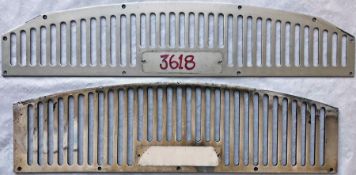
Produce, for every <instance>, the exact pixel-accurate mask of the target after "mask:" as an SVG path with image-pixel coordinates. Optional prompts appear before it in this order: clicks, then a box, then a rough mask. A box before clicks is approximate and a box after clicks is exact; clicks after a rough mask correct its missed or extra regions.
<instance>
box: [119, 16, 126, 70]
mask: <svg viewBox="0 0 356 175" xmlns="http://www.w3.org/2000/svg"><path fill="white" fill-rule="evenodd" d="M126 30H127V19H126V16H125V15H121V16H120V65H121V66H122V67H125V66H126V60H127V54H126V51H127V49H126V47H127V31H126Z"/></svg>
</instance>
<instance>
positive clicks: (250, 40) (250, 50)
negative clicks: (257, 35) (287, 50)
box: [246, 16, 254, 67]
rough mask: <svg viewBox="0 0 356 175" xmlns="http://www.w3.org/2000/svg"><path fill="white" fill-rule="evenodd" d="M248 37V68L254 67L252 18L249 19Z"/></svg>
mask: <svg viewBox="0 0 356 175" xmlns="http://www.w3.org/2000/svg"><path fill="white" fill-rule="evenodd" d="M246 32H247V33H246V35H247V42H246V44H247V62H246V65H247V66H248V67H251V66H252V59H253V58H252V52H253V49H254V48H253V43H252V40H253V36H252V17H250V16H249V17H247V31H246Z"/></svg>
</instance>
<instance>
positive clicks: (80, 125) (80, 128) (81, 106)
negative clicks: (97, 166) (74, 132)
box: [50, 94, 88, 165]
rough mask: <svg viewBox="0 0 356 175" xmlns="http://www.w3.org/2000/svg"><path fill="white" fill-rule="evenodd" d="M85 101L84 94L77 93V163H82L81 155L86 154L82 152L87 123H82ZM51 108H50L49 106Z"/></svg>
mask: <svg viewBox="0 0 356 175" xmlns="http://www.w3.org/2000/svg"><path fill="white" fill-rule="evenodd" d="M84 105H85V102H84V95H83V94H80V95H78V165H83V163H84V162H83V157H86V156H84V154H87V152H84V145H86V144H84V142H85V141H86V140H84V136H83V135H84V132H87V131H84V125H87V124H88V123H84V121H85V120H84V118H86V116H84V114H85V112H84V109H85V106H84ZM50 109H51V108H50Z"/></svg>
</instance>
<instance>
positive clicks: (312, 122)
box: [308, 105, 316, 166]
mask: <svg viewBox="0 0 356 175" xmlns="http://www.w3.org/2000/svg"><path fill="white" fill-rule="evenodd" d="M315 117H316V106H315V105H312V106H311V112H310V123H309V122H308V123H309V124H310V133H309V134H310V140H309V162H310V165H312V166H313V165H315V128H316V127H315Z"/></svg>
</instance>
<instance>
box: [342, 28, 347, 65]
mask: <svg viewBox="0 0 356 175" xmlns="http://www.w3.org/2000/svg"><path fill="white" fill-rule="evenodd" d="M341 43H342V46H341V66H342V67H346V64H347V62H346V60H347V58H346V57H347V55H346V53H347V49H346V48H347V42H346V36H345V35H343V36H342V41H341Z"/></svg>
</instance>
